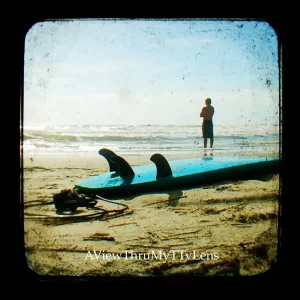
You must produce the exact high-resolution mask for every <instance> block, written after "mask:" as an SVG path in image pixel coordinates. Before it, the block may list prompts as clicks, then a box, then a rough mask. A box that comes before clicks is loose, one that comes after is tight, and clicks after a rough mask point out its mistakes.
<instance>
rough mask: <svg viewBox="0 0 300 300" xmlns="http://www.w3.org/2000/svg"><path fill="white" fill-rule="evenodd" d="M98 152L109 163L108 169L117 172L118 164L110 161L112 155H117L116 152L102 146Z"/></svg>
mask: <svg viewBox="0 0 300 300" xmlns="http://www.w3.org/2000/svg"><path fill="white" fill-rule="evenodd" d="M99 154H100V155H102V156H103V157H104V158H105V159H106V160H107V162H108V164H109V171H110V172H118V171H119V169H118V166H117V165H116V164H114V163H112V162H111V158H112V157H114V156H117V154H116V153H114V152H113V151H111V150H109V149H106V148H103V149H101V150H99Z"/></svg>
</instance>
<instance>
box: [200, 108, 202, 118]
mask: <svg viewBox="0 0 300 300" xmlns="http://www.w3.org/2000/svg"><path fill="white" fill-rule="evenodd" d="M202 117H203V109H202V110H201V112H200V118H202Z"/></svg>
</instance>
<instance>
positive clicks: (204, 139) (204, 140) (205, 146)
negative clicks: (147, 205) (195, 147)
mask: <svg viewBox="0 0 300 300" xmlns="http://www.w3.org/2000/svg"><path fill="white" fill-rule="evenodd" d="M203 144H204V156H207V153H206V148H207V138H203Z"/></svg>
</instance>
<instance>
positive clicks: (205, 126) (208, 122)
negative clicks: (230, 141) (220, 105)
mask: <svg viewBox="0 0 300 300" xmlns="http://www.w3.org/2000/svg"><path fill="white" fill-rule="evenodd" d="M214 113H215V109H214V107H213V106H211V99H210V98H206V99H205V106H204V107H203V108H202V110H201V112H200V118H203V122H202V136H203V142H204V149H206V148H207V139H208V138H209V139H210V148H212V147H213V144H214V127H213V121H212V118H213V115H214Z"/></svg>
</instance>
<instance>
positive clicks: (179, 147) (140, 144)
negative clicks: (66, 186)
mask: <svg viewBox="0 0 300 300" xmlns="http://www.w3.org/2000/svg"><path fill="white" fill-rule="evenodd" d="M214 136H215V138H214V146H213V153H214V155H226V154H229V153H231V154H232V153H233V154H234V155H245V154H248V153H249V154H250V153H262V154H263V153H266V154H268V155H270V154H273V155H279V144H280V135H279V126H275V125H259V126H257V125H255V126H250V125H247V126H246V125H245V126H228V125H226V126H225V125H224V126H222V125H214ZM21 140H22V143H23V154H24V155H28V156H37V155H81V156H83V155H96V154H97V153H98V151H99V150H100V149H101V148H109V149H111V150H112V151H114V152H115V153H117V154H118V155H152V154H154V153H161V154H163V155H178V154H179V155H181V154H183V155H186V154H188V155H197V154H198V153H200V152H202V151H203V138H202V132H201V126H200V125H198V126H183V125H180V126H177V125H167V126H166V125H139V126H132V125H130V126H128V125H126V126H125V125H124V126H123V125H115V126H112V125H108V126H104V125H84V126H74V125H72V126H31V127H30V126H27V127H24V128H23V136H22V139H21ZM208 145H209V140H208Z"/></svg>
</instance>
